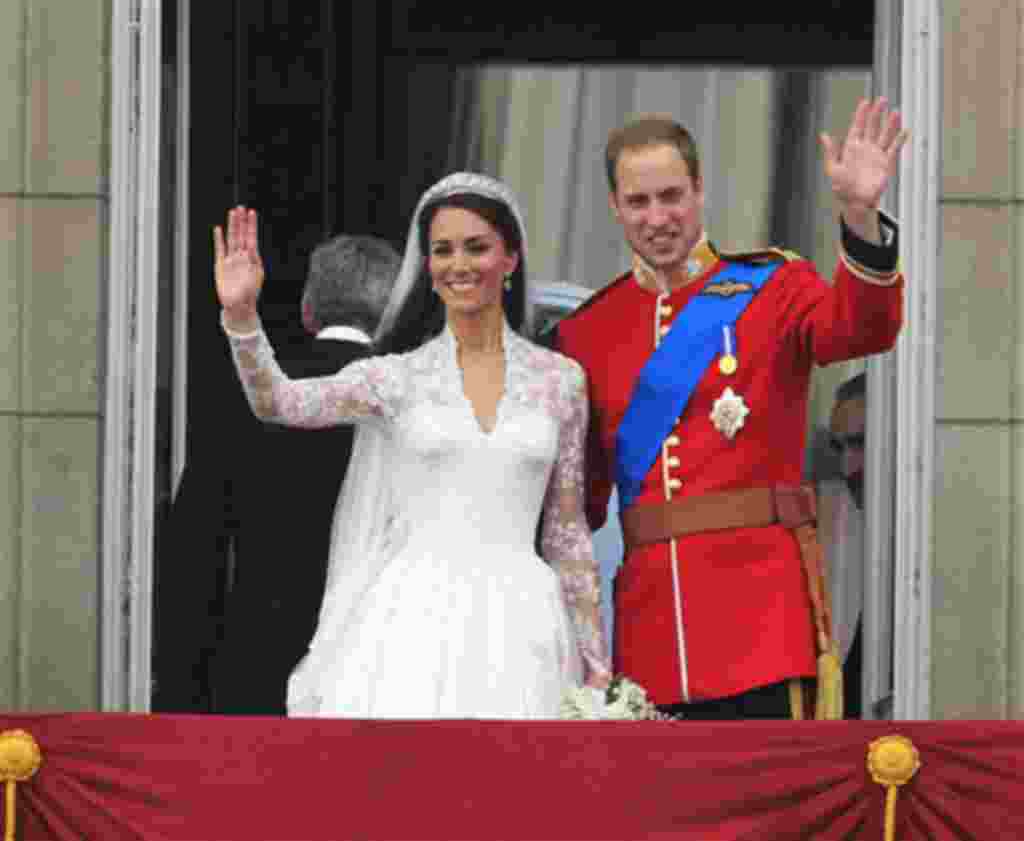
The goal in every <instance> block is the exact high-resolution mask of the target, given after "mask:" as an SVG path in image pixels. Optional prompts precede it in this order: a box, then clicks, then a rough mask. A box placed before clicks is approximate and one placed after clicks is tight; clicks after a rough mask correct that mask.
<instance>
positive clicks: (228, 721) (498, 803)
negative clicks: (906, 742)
mask: <svg viewBox="0 0 1024 841" xmlns="http://www.w3.org/2000/svg"><path fill="white" fill-rule="evenodd" d="M15 728H17V729H23V730H27V731H28V732H30V733H31V734H32V735H33V736H34V737H35V739H36V740H37V741H38V743H39V745H40V747H41V749H42V752H43V764H42V767H41V768H40V770H39V772H38V773H37V774H36V776H35V777H34V778H33V779H32V780H31V781H29V782H27V783H23V784H19V786H18V816H17V817H18V838H19V839H25V841H38V840H39V839H84V838H88V839H102V841H115V839H167V840H168V841H169V840H170V839H175V840H176V841H177V840H178V839H180V841H200V839H216V841H233V839H238V841H243V840H244V841H257V839H275V840H276V841H285V839H287V841H297V840H298V839H303V841H319V840H320V839H325V841H326V839H331V841H339V839H374V841H385V840H386V839H424V840H425V839H444V841H455V839H466V841H469V840H470V839H472V841H487V839H492V838H493V839H538V841H539V839H551V841H554V839H588V840H589V841H597V839H616V840H617V841H622V840H623V839H641V838H643V839H669V838H671V839H673V841H677V839H701V841H713V839H723V841H724V839H730V841H740V839H743V841H753V839H766V841H767V839H771V841H787V839H792V841H795V840H796V839H812V838H813V839H816V840H817V839H848V838H857V839H860V838H865V839H878V841H880V840H881V839H882V836H883V823H882V821H883V812H884V791H883V789H882V788H881V787H880V786H879V785H877V784H876V783H874V782H872V781H871V779H870V777H869V775H868V772H867V770H866V764H865V762H866V754H867V746H868V743H869V742H870V741H871V740H872V739H875V738H878V737H879V736H884V735H888V734H893V733H896V734H900V735H903V736H906V737H907V738H909V739H911V740H912V741H913V743H914V744H915V746H916V747H917V749H918V751H919V753H920V759H921V769H920V771H919V772H918V773H917V775H916V776H915V777H914V779H913V780H912V781H911V782H910V783H908V784H907V785H905V786H903V788H902V789H901V790H900V794H899V797H898V805H897V823H896V828H897V833H896V837H897V838H898V839H899V841H925V839H929V841H945V839H949V841H953V839H957V841H962V840H963V839H984V841H993V840H994V839H1000V840H1002V839H1024V726H1022V725H1019V724H1016V723H1013V722H966V721H959V722H906V723H905V722H900V723H893V722H798V723H792V722H764V723H756V722H735V723H733V722H729V723H714V724H710V723H698V722H682V723H674V722H642V723H634V722H622V723H619V722H595V723H592V722H540V723H519V722H390V721H373V722H363V721H302V720H287V719H275V718H222V717H213V716H210V717H200V716H143V715H121V714H88V713H87V714H64V715H6V716H4V715H0V730H8V729H15Z"/></svg>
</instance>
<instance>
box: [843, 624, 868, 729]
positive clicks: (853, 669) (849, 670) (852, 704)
mask: <svg viewBox="0 0 1024 841" xmlns="http://www.w3.org/2000/svg"><path fill="white" fill-rule="evenodd" d="M860 629H861V622H860V620H859V619H858V620H857V630H856V631H855V632H854V634H853V644H852V645H851V646H850V653H849V654H847V655H846V662H845V663H843V718H860V717H861V715H862V713H863V706H862V704H861V698H860V681H861V672H862V668H863V653H862V651H863V646H862V645H861V636H862V634H861V632H860Z"/></svg>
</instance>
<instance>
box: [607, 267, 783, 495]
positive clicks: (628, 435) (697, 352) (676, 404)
mask: <svg viewBox="0 0 1024 841" xmlns="http://www.w3.org/2000/svg"><path fill="white" fill-rule="evenodd" d="M778 267H779V263H769V264H768V265H760V266H751V265H747V264H745V263H727V264H726V267H725V269H724V270H722V271H720V272H719V273H718V274H716V275H715V276H714V277H713V278H711V280H710V281H708V282H707V283H706V284H705V286H704V288H703V289H702V290H701V291H700V292H698V293H697V294H696V295H695V296H694V297H693V298H692V299H691V300H690V303H689V304H687V306H686V307H685V308H684V309H683V311H682V312H681V313H680V314H679V315H678V316H677V317H676V319H675V322H674V323H673V325H672V329H671V330H670V331H669V332H668V333H667V334H666V336H665V338H664V340H663V341H662V342H661V344H659V345H658V348H657V350H655V351H654V353H653V354H652V355H651V358H650V359H648V360H647V363H646V364H645V365H644V367H643V368H642V369H641V370H640V374H639V375H638V376H637V380H636V384H635V385H634V386H633V394H632V396H631V397H630V401H629V406H628V407H627V408H626V413H625V415H623V417H622V423H621V424H619V429H618V432H617V433H616V438H615V482H616V484H617V485H618V488H619V509H620V510H621V511H625V510H626V509H627V508H628V507H629V506H630V505H632V504H633V501H634V500H635V499H636V497H637V495H638V494H639V493H640V488H641V485H642V483H643V480H644V477H645V476H646V475H647V472H648V471H649V470H650V469H651V465H652V464H654V462H655V460H656V459H657V458H658V452H659V451H660V450H661V445H662V443H663V442H664V441H665V439H666V438H667V437H668V436H669V435H670V434H671V432H672V430H673V429H675V426H676V423H677V422H678V419H679V417H680V416H681V415H682V414H683V410H684V409H685V408H686V404H687V403H688V402H689V400H690V395H691V394H693V390H694V389H695V388H696V387H697V383H698V382H699V381H700V378H701V377H702V376H703V375H704V372H705V371H706V370H707V367H708V365H710V364H711V361H712V360H713V359H714V358H715V357H716V356H717V355H718V354H719V353H720V352H721V350H722V328H723V327H725V326H727V325H728V326H730V327H732V326H734V325H735V324H736V321H737V320H738V319H739V317H740V316H741V315H742V314H743V311H744V310H745V309H746V308H747V305H748V304H749V303H750V302H751V301H752V300H753V298H754V295H756V294H757V292H758V290H760V288H761V287H762V286H763V285H764V284H765V282H766V281H767V280H768V278H769V277H771V275H772V273H773V272H774V271H775V270H776V269H777V268H778ZM735 284H742V287H740V289H741V291H735V289H736V287H735ZM730 287H731V288H730ZM713 290H717V291H713ZM733 335H735V331H734V333H733ZM733 352H734V353H735V350H734V351H733Z"/></svg>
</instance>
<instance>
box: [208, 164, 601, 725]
mask: <svg viewBox="0 0 1024 841" xmlns="http://www.w3.org/2000/svg"><path fill="white" fill-rule="evenodd" d="M524 233H525V228H524V226H523V222H522V216H521V213H520V211H519V208H518V206H517V204H516V201H515V198H514V197H513V195H512V193H511V192H510V191H509V189H508V188H507V187H506V186H505V185H504V184H502V183H501V182H498V181H495V180H494V179H491V178H488V177H486V176H483V175H478V174H474V173H457V174H455V175H451V176H448V177H447V178H445V179H443V180H442V181H440V182H439V183H437V184H435V185H434V186H433V187H431V188H430V189H429V190H427V192H426V193H425V194H424V195H423V196H422V198H421V199H420V202H419V204H418V206H417V208H416V212H415V213H414V215H413V219H412V223H411V225H410V229H409V237H408V241H407V243H406V250H405V257H404V261H403V264H402V269H401V272H400V274H399V277H398V280H397V281H396V284H395V289H394V292H393V294H392V298H391V300H390V302H389V304H388V307H387V309H386V310H385V313H384V316H383V319H382V321H381V324H380V327H379V328H378V331H377V334H376V336H375V344H376V349H377V351H378V353H379V354H380V355H378V356H375V357H372V358H370V359H363V360H359V361H357V362H354V363H352V364H350V365H348V366H346V367H345V368H343V369H342V370H341V371H340V372H338V373H337V374H335V375H333V376H330V377H322V378H316V379H306V380H289V379H288V378H287V377H286V376H285V375H284V374H283V373H282V371H281V370H280V368H279V367H278V366H277V363H276V362H275V361H274V353H273V350H272V348H271V346H270V344H269V342H268V340H267V338H266V336H265V334H264V332H263V330H262V327H261V325H260V321H259V317H258V316H257V312H256V304H257V299H258V297H259V292H260V288H261V286H262V283H263V268H262V261H261V260H260V257H259V249H258V243H257V217H256V212H255V211H253V210H250V209H246V208H242V207H238V208H235V209H233V210H231V211H230V212H229V214H228V220H227V235H226V238H225V235H224V232H223V231H222V230H221V229H220V228H219V227H218V228H215V229H214V251H215V276H216V287H217V294H218V296H219V298H220V303H221V306H222V316H221V319H222V325H223V328H224V330H225V332H226V334H227V336H228V339H229V341H230V344H231V348H232V354H233V356H234V359H235V364H236V367H237V369H238V372H239V376H240V379H241V381H242V385H243V387H244V389H245V392H246V395H247V397H248V399H249V403H250V405H251V406H252V408H253V411H254V412H255V413H256V414H257V415H258V416H259V417H261V418H263V419H264V420H267V421H273V422H277V423H284V424H288V425H291V426H300V427H311V428H312V427H323V426H327V425H331V424H339V423H355V424H358V427H357V436H356V444H355V447H354V451H353V457H352V460H351V463H350V466H349V469H348V473H347V477H346V480H345V485H344V487H343V489H342V492H341V496H340V498H339V501H338V507H337V510H336V512H335V522H334V530H333V533H332V538H331V558H330V565H329V571H328V578H327V587H326V591H325V594H324V600H323V604H322V606H321V609H320V616H319V623H318V627H317V631H316V633H315V635H314V637H313V640H312V642H311V644H310V649H309V652H308V653H307V655H306V657H305V659H304V660H303V661H302V662H300V663H299V665H298V667H297V668H296V669H295V671H294V672H293V673H292V675H291V677H290V679H289V682H288V714H289V715H291V716H324V717H334V716H340V717H357V718H497V719H532V718H557V717H558V714H559V707H560V705H561V701H562V698H563V696H564V695H565V693H566V691H567V690H568V689H569V688H570V687H573V686H577V685H579V684H580V683H583V682H585V683H587V684H588V685H591V686H594V687H599V688H603V687H605V686H606V685H607V683H608V681H609V677H610V674H609V669H610V667H609V662H608V655H607V650H606V644H605V639H604V631H603V625H602V622H601V616H600V603H599V599H600V586H599V584H600V582H599V580H598V575H599V573H598V566H597V563H596V561H595V559H594V555H593V549H592V545H591V538H590V531H589V529H588V527H587V524H586V519H585V516H584V513H583V457H584V440H585V433H586V424H587V416H588V410H587V398H586V384H585V382H584V377H583V373H582V370H581V369H580V368H579V366H578V365H577V364H576V363H575V362H571V361H570V360H568V359H567V358H565V357H563V356H560V355H558V354H555V353H553V352H551V351H548V350H546V349H543V348H541V347H539V346H536V345H534V344H531V343H530V342H528V341H527V340H526V339H524V338H522V337H521V336H520V335H519V334H518V333H517V332H516V331H517V330H520V329H524V328H528V326H529V319H528V301H529V296H528V290H527V288H526V272H525V257H526V242H525V236H524ZM253 458H259V453H253ZM273 480H274V477H273V476H268V477H267V493H275V492H278V493H291V492H293V490H292V489H289V488H282V489H280V490H279V491H277V490H275V488H274V486H273ZM542 513H543V523H544V527H543V530H542V536H541V552H542V554H543V558H544V560H541V558H539V557H538V556H537V554H536V553H535V551H534V538H535V534H536V527H537V523H538V519H539V518H540V517H541V515H542ZM288 527H289V524H288V523H281V528H284V529H287V528H288ZM280 562H281V575H287V574H288V563H289V559H288V558H287V557H283V558H281V559H280ZM545 562H546V563H545Z"/></svg>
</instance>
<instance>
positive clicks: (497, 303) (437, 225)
mask: <svg viewBox="0 0 1024 841" xmlns="http://www.w3.org/2000/svg"><path fill="white" fill-rule="evenodd" d="M429 247H430V253H429V255H428V257H427V267H428V269H429V271H430V277H431V280H432V281H433V284H434V290H435V291H436V292H437V293H438V294H439V295H440V296H441V300H443V301H444V304H445V307H446V308H447V310H448V311H449V312H450V313H454V312H457V313H460V314H466V315H469V314H473V313H478V312H482V311H484V310H488V309H491V308H492V307H501V299H502V289H503V284H504V282H505V276H506V275H508V274H511V273H512V272H513V271H514V270H515V267H516V264H517V263H518V261H519V256H518V255H517V254H516V253H515V252H514V251H509V250H508V246H507V245H506V243H505V240H504V239H503V238H502V236H501V234H500V233H499V232H498V230H497V229H496V228H495V227H494V226H493V225H491V224H490V223H489V222H488V221H487V220H485V219H484V218H483V217H481V216H478V215H477V214H476V213H473V212H472V211H471V210H465V209H464V208H461V207H442V208H440V209H439V210H438V211H437V213H436V214H435V215H434V218H433V221H432V222H431V223H430V243H429Z"/></svg>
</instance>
